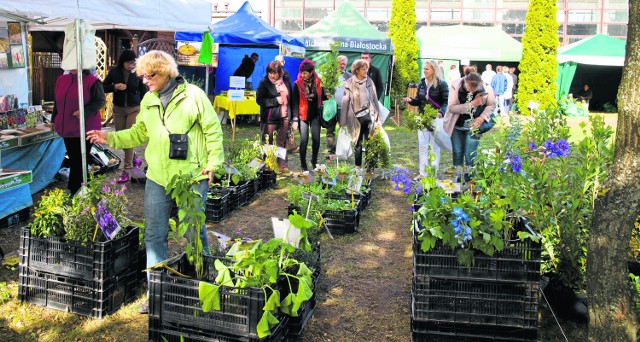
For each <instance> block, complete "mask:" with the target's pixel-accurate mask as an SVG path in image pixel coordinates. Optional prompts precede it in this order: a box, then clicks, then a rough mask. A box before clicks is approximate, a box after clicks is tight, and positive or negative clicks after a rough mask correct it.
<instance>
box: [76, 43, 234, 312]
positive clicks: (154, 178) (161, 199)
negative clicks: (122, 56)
mask: <svg viewBox="0 0 640 342" xmlns="http://www.w3.org/2000/svg"><path fill="white" fill-rule="evenodd" d="M137 65H138V68H137V70H136V73H137V74H138V76H140V77H141V78H142V80H143V82H144V84H145V85H147V87H148V88H149V92H147V94H146V95H145V96H144V98H143V99H142V102H141V103H140V113H138V117H137V118H136V123H135V124H133V126H131V128H128V129H123V130H121V131H117V132H108V133H107V132H105V131H101V130H99V129H98V130H92V131H89V132H87V140H89V141H90V142H91V143H94V144H95V143H101V144H105V143H106V144H108V145H109V146H110V147H112V148H132V147H136V146H140V145H142V144H146V148H145V158H146V161H147V163H148V165H149V170H148V172H147V182H146V184H145V188H144V219H145V231H144V243H145V248H146V252H147V267H151V266H153V265H156V264H157V263H159V262H160V261H162V260H165V259H167V258H168V253H169V252H168V251H169V250H168V245H167V234H168V232H169V216H170V214H171V207H172V205H173V200H172V199H171V194H170V193H168V192H167V189H168V185H169V183H170V182H171V179H172V178H173V177H174V176H175V175H178V174H181V173H182V174H191V173H194V172H197V173H201V174H202V175H206V178H207V179H203V180H201V181H199V183H198V185H197V191H198V193H199V194H200V196H201V198H202V203H201V207H200V210H202V211H203V212H204V208H205V205H204V204H205V203H206V198H207V192H208V189H209V185H210V184H211V183H212V182H213V174H214V170H216V169H217V168H218V167H219V166H220V165H222V163H223V162H224V147H223V144H222V139H223V136H222V128H221V127H220V121H219V120H218V118H217V116H216V112H215V111H214V109H213V106H212V105H211V101H210V100H209V98H208V97H207V94H205V92H204V91H202V89H200V88H199V87H197V86H195V85H193V84H189V83H187V81H185V79H184V78H183V77H182V76H180V75H179V73H178V64H177V63H176V61H175V59H174V58H173V56H171V55H169V54H168V53H166V52H164V51H159V50H152V51H149V52H147V53H146V54H144V55H143V56H142V57H140V58H139V59H138V60H137ZM169 190H170V189H169ZM200 240H201V242H202V252H203V254H207V255H208V254H210V253H209V240H208V237H207V226H206V225H203V227H202V229H201V230H200ZM138 312H139V313H144V314H147V313H149V300H148V299H147V302H145V303H144V304H143V305H142V306H141V307H140V308H139V309H138Z"/></svg>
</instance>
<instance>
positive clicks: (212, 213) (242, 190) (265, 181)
mask: <svg viewBox="0 0 640 342" xmlns="http://www.w3.org/2000/svg"><path fill="white" fill-rule="evenodd" d="M275 184H276V173H275V172H273V171H271V170H266V169H262V170H261V171H260V172H259V173H258V176H257V177H256V179H252V180H249V181H247V182H244V183H242V184H239V185H236V186H228V187H221V186H212V187H211V188H209V196H208V198H207V203H206V207H205V215H206V217H207V222H214V223H215V222H220V221H222V220H224V218H225V217H227V216H228V215H229V214H230V213H231V212H232V211H233V210H235V209H237V208H239V207H242V206H245V205H247V204H249V203H251V201H253V200H254V199H255V198H256V197H257V196H258V194H259V193H260V192H261V191H264V190H268V189H270V188H273V187H275ZM174 210H176V208H174ZM175 214H177V213H174V215H175Z"/></svg>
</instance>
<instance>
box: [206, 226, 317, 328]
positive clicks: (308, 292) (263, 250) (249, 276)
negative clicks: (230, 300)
mask: <svg viewBox="0 0 640 342" xmlns="http://www.w3.org/2000/svg"><path fill="white" fill-rule="evenodd" d="M289 221H290V223H291V225H292V226H294V227H296V228H299V229H300V235H301V236H302V240H301V243H300V249H301V250H306V251H309V250H310V249H311V246H310V245H309V243H308V241H307V240H306V236H307V229H309V228H310V227H311V226H312V222H311V221H309V220H306V219H304V218H303V217H302V216H300V215H298V214H294V215H290V216H289ZM295 251H296V248H295V247H294V246H292V245H290V244H289V243H287V242H286V241H285V240H284V239H271V240H269V241H267V242H266V243H262V242H261V241H241V242H237V243H235V244H233V246H232V247H231V248H230V249H229V251H228V252H227V255H226V256H227V257H228V258H230V260H231V262H224V261H223V260H220V259H215V261H214V266H215V269H216V271H217V272H218V274H217V276H216V278H215V283H214V284H212V283H208V282H204V281H203V282H200V285H199V296H200V300H201V301H202V309H203V311H205V312H209V311H211V310H220V292H219V289H220V286H230V287H238V288H246V287H257V288H262V290H263V292H264V296H265V306H264V307H263V311H264V312H263V315H262V318H261V319H260V321H259V322H258V324H257V332H258V337H259V338H263V337H266V336H269V335H271V328H272V327H273V326H274V325H276V324H277V323H278V322H279V321H278V319H277V318H276V315H277V314H278V311H282V312H283V313H285V314H287V315H290V316H297V315H298V312H299V310H300V308H301V307H302V304H303V303H304V302H305V301H307V300H309V299H310V298H311V297H312V296H313V283H312V278H311V275H312V273H313V271H312V270H311V269H309V268H308V267H307V266H306V264H305V263H303V262H299V261H297V260H295V259H294V258H292V257H291V255H292V254H293V253H294V252H295ZM283 278H284V280H286V282H285V283H286V284H287V285H288V291H287V293H288V294H287V295H286V296H285V297H284V298H283V299H281V297H280V290H278V289H277V288H274V287H273V286H272V285H273V284H275V283H283V282H282V280H283ZM292 282H296V284H297V291H293V286H292Z"/></svg>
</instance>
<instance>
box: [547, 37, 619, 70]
mask: <svg viewBox="0 0 640 342" xmlns="http://www.w3.org/2000/svg"><path fill="white" fill-rule="evenodd" d="M626 45H627V43H626V41H624V40H622V39H618V38H614V37H610V36H607V35H606V34H596V35H595V36H593V37H589V38H586V39H583V40H580V41H577V42H575V43H573V44H569V45H567V46H564V47H561V48H559V49H558V63H564V62H576V63H580V64H589V65H608V66H624V55H625V47H626Z"/></svg>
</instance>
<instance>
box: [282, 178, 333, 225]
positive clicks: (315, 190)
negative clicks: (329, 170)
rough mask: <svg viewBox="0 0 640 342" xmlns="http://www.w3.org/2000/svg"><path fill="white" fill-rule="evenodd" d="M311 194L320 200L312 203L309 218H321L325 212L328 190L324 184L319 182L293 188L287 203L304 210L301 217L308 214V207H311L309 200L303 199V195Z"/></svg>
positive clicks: (290, 189)
mask: <svg viewBox="0 0 640 342" xmlns="http://www.w3.org/2000/svg"><path fill="white" fill-rule="evenodd" d="M304 192H306V193H309V194H312V195H315V196H317V197H318V200H313V201H311V207H310V209H309V217H311V218H317V217H320V214H322V211H323V210H324V202H325V194H326V190H325V189H324V187H323V186H322V184H320V183H317V182H311V183H308V184H298V185H294V186H291V187H290V188H289V191H288V192H287V202H289V203H291V204H293V205H295V206H297V207H298V208H300V210H302V212H301V213H299V214H301V215H304V214H306V212H307V207H309V200H307V199H304V198H303V197H302V193H304Z"/></svg>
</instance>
